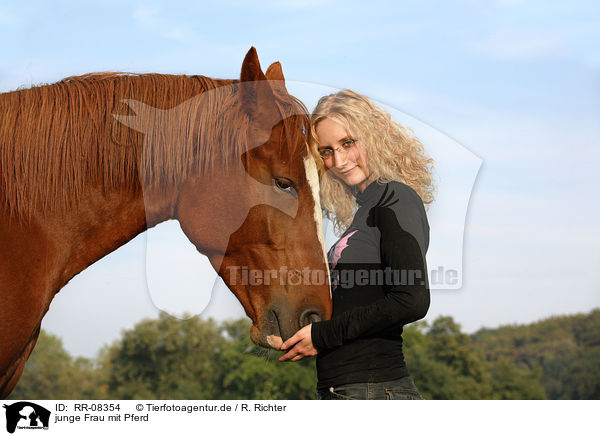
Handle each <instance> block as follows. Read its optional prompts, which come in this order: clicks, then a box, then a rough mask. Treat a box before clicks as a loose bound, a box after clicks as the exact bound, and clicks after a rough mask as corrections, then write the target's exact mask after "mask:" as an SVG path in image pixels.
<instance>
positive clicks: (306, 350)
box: [279, 324, 318, 362]
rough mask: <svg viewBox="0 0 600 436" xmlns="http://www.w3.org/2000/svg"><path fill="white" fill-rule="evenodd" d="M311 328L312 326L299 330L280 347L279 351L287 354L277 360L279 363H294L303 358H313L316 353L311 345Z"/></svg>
mask: <svg viewBox="0 0 600 436" xmlns="http://www.w3.org/2000/svg"><path fill="white" fill-rule="evenodd" d="M311 328H312V324H309V325H307V326H306V327H303V328H301V329H300V330H298V331H297V332H296V333H295V334H294V336H292V337H291V338H289V339H288V340H287V341H285V342H284V343H283V344H282V345H281V350H282V351H287V353H285V354H284V355H283V356H281V357H280V358H279V361H280V362H285V361H288V360H289V361H292V362H295V361H297V360H300V359H304V358H305V357H310V356H315V355H316V354H317V353H318V351H317V349H316V348H315V347H314V345H313V343H312V337H311Z"/></svg>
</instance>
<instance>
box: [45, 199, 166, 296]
mask: <svg viewBox="0 0 600 436" xmlns="http://www.w3.org/2000/svg"><path fill="white" fill-rule="evenodd" d="M176 199H177V196H176V194H175V193H173V192H172V190H170V189H154V190H150V189H148V190H146V191H145V192H142V191H141V189H123V190H113V191H111V192H104V193H102V192H101V191H100V190H95V189H89V190H86V191H85V194H84V195H83V196H82V198H81V201H80V202H78V204H77V206H76V207H74V208H72V209H70V210H69V211H66V212H60V213H56V214H52V215H50V216H45V217H43V220H38V223H41V225H42V226H43V228H44V233H45V234H46V235H48V238H49V239H50V240H51V241H52V244H51V245H50V246H51V247H53V248H54V250H53V251H54V253H48V254H49V255H51V256H53V258H54V259H56V260H57V265H56V267H57V271H55V272H56V273H57V275H56V276H55V279H56V284H55V285H54V286H53V287H54V288H55V290H56V291H58V289H60V287H62V286H63V285H64V284H66V282H68V281H69V280H70V279H71V278H72V277H73V276H74V275H76V274H78V273H79V272H81V271H83V270H84V269H86V268H87V267H88V266H89V265H91V264H92V263H94V262H96V261H97V260H99V259H101V258H102V257H104V256H106V255H107V254H109V253H111V252H113V251H114V250H116V249H117V248H119V247H121V246H122V245H124V244H126V243H127V242H129V241H130V240H132V239H133V238H134V237H135V236H137V235H138V234H140V233H142V232H144V231H145V230H147V229H148V228H149V227H153V226H155V225H156V224H158V223H160V222H162V221H165V220H167V219H170V218H172V217H173V211H174V204H175V201H176Z"/></svg>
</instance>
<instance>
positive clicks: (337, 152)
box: [315, 118, 370, 191]
mask: <svg viewBox="0 0 600 436" xmlns="http://www.w3.org/2000/svg"><path fill="white" fill-rule="evenodd" d="M315 131H316V133H317V139H318V140H319V150H325V149H330V150H333V154H332V155H331V156H329V157H326V158H324V159H323V163H324V164H325V167H326V168H327V169H328V170H329V171H332V172H333V174H334V175H335V176H336V177H337V178H338V179H340V180H341V181H342V182H344V183H345V184H346V185H348V186H357V187H358V189H359V190H360V191H363V190H364V189H365V188H366V187H367V185H368V176H369V175H370V171H369V169H368V167H367V163H368V160H367V151H366V150H365V148H364V147H363V146H362V144H360V141H356V142H354V143H353V144H352V142H348V141H353V140H356V138H354V137H353V136H352V135H351V134H350V133H349V132H347V131H346V129H345V127H344V126H343V125H342V124H340V123H339V122H337V121H335V120H333V119H331V118H324V119H323V120H321V121H320V122H319V123H318V124H317V127H316V129H315ZM348 146H349V147H348Z"/></svg>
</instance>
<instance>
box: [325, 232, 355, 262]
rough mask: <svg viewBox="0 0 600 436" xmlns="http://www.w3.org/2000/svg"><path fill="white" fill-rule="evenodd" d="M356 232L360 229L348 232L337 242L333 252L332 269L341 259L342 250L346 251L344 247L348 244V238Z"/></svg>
mask: <svg viewBox="0 0 600 436" xmlns="http://www.w3.org/2000/svg"><path fill="white" fill-rule="evenodd" d="M356 232H358V230H355V231H353V232H352V233H348V234H347V235H346V236H344V237H343V238H342V239H340V240H339V241H338V243H337V244H335V248H334V249H333V252H332V253H331V264H332V266H331V269H333V268H335V266H336V265H337V263H338V261H339V260H340V257H342V251H344V248H346V247H347V246H348V239H349V238H350V236H352V235H353V234H355V233H356Z"/></svg>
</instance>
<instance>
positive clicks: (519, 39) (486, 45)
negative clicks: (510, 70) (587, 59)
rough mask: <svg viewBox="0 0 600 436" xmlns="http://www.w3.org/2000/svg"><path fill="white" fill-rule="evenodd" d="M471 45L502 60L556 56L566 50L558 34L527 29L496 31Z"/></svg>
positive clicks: (476, 50)
mask: <svg viewBox="0 0 600 436" xmlns="http://www.w3.org/2000/svg"><path fill="white" fill-rule="evenodd" d="M469 45H470V48H471V49H472V50H473V51H475V52H477V53H480V54H482V55H484V56H487V57H490V58H493V59H502V60H526V59H536V58H545V57H554V56H560V55H561V54H563V53H564V52H565V43H564V42H563V40H562V39H561V38H559V37H558V36H557V35H555V34H550V33H547V32H540V31H534V30H525V29H522V30H519V29H514V30H500V31H496V32H493V33H490V34H488V35H486V36H484V37H482V38H481V39H479V40H477V41H472V42H471V43H470V44H469Z"/></svg>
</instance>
